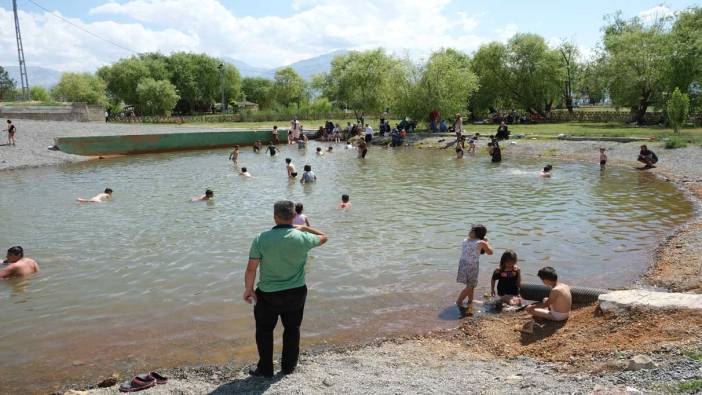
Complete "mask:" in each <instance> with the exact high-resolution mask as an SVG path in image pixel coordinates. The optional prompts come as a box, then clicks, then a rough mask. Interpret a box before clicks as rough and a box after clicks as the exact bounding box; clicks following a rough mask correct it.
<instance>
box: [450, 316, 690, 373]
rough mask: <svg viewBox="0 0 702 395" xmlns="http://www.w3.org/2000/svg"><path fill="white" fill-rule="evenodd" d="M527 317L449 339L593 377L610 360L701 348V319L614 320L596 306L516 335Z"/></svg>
mask: <svg viewBox="0 0 702 395" xmlns="http://www.w3.org/2000/svg"><path fill="white" fill-rule="evenodd" d="M530 320H531V318H530V317H529V316H528V315H527V314H526V313H514V314H511V313H503V314H500V315H486V316H482V317H480V318H476V319H474V320H466V321H464V322H463V323H462V324H461V326H460V328H459V330H458V331H456V332H455V333H454V334H453V335H452V336H454V337H458V338H464V339H465V340H466V342H467V345H469V346H472V347H475V348H476V349H478V350H480V351H481V352H484V353H487V354H489V355H494V356H497V357H502V358H510V357H517V356H520V355H526V356H529V357H533V358H536V359H538V360H542V361H546V362H564V363H566V364H567V365H565V366H567V368H566V370H572V371H580V372H582V371H589V372H598V371H602V370H607V369H612V368H617V367H616V366H611V364H609V365H608V364H607V362H608V361H611V360H612V359H613V358H617V357H625V356H631V355H634V354H639V353H649V352H654V351H662V350H663V351H664V350H666V349H670V348H672V347H676V348H677V347H686V346H692V347H698V346H699V345H700V344H702V331H701V330H702V314H699V313H693V312H685V311H677V312H669V313H665V312H650V311H632V312H630V313H628V314H623V315H618V316H614V315H611V314H604V315H603V314H602V313H601V312H600V311H599V309H598V308H597V307H596V306H585V307H580V308H578V309H575V310H573V312H572V313H571V316H570V318H569V319H568V320H567V321H566V322H560V323H557V322H547V321H537V322H536V324H535V325H534V332H533V333H532V334H526V333H522V332H520V331H519V330H518V329H519V328H521V327H522V325H523V324H524V323H526V322H528V321H530Z"/></svg>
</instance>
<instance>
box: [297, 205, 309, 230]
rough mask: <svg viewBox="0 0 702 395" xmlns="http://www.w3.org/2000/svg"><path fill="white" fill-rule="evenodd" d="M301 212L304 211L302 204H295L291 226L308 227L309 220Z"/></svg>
mask: <svg viewBox="0 0 702 395" xmlns="http://www.w3.org/2000/svg"><path fill="white" fill-rule="evenodd" d="M302 210H304V206H303V205H302V203H295V217H294V218H293V225H305V226H310V220H309V218H307V216H306V215H305V214H302Z"/></svg>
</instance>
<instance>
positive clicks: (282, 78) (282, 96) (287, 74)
mask: <svg viewBox="0 0 702 395" xmlns="http://www.w3.org/2000/svg"><path fill="white" fill-rule="evenodd" d="M274 80H275V82H274V83H273V89H274V91H275V97H276V101H277V102H278V103H280V104H281V105H283V106H286V107H287V106H289V105H290V104H291V103H295V104H297V107H298V108H299V107H300V103H301V102H302V101H303V99H304V98H305V80H304V79H302V77H300V75H299V74H298V73H297V72H296V71H295V70H294V69H293V68H292V67H284V68H282V69H278V70H276V72H275V78H274Z"/></svg>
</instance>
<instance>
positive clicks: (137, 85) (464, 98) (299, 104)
mask: <svg viewBox="0 0 702 395" xmlns="http://www.w3.org/2000/svg"><path fill="white" fill-rule="evenodd" d="M605 21H606V22H605V26H604V27H603V28H602V32H603V34H602V39H601V41H600V43H599V44H598V46H597V48H596V49H595V51H594V55H593V56H591V57H590V58H589V59H583V56H582V54H580V53H579V50H578V47H577V46H576V45H574V44H573V43H572V42H569V41H563V42H561V43H560V44H558V45H555V46H551V45H549V44H548V43H547V42H546V40H545V39H544V38H543V37H541V36H539V35H536V34H516V35H514V36H513V37H512V38H511V39H509V40H508V41H507V42H506V43H501V42H492V43H488V44H485V45H482V46H481V47H480V48H479V49H478V50H477V51H476V52H475V53H473V54H472V55H469V54H466V53H463V52H461V51H458V50H455V49H450V48H446V49H441V50H438V51H435V52H433V53H431V54H430V55H429V57H428V58H427V59H426V60H423V61H421V62H418V61H415V60H414V59H412V58H410V57H409V56H405V57H398V56H392V55H390V54H388V53H387V52H385V51H384V50H383V49H375V50H368V51H353V52H349V53H347V54H344V55H340V56H337V57H336V58H335V59H333V61H332V63H331V69H330V71H329V72H328V73H325V74H321V75H316V76H314V77H312V79H311V80H310V81H305V80H304V79H303V78H302V77H301V76H300V75H299V74H298V73H296V72H295V70H293V69H292V68H290V67H286V68H281V69H279V70H277V71H276V73H275V76H274V78H273V79H267V78H259V77H246V78H241V76H240V75H239V72H238V71H237V69H236V68H235V67H234V66H233V65H230V64H226V63H223V62H221V61H220V60H218V59H216V58H213V57H210V56H208V55H204V54H191V53H182V52H181V53H174V54H171V55H168V56H166V55H162V54H158V53H147V54H140V55H137V56H133V57H130V58H126V59H121V60H120V61H118V62H116V63H114V64H112V65H109V66H104V67H102V68H100V69H99V70H98V71H97V72H96V73H95V74H87V73H64V74H63V76H62V78H61V81H60V82H59V83H58V84H57V85H56V86H55V87H54V88H53V89H52V90H51V92H41V89H38V88H37V87H34V88H33V92H32V93H33V94H32V97H33V98H37V97H38V96H39V97H42V98H47V99H48V98H49V97H51V98H54V99H56V100H62V101H85V102H89V103H94V104H102V105H106V106H111V107H113V108H115V109H118V108H120V107H121V106H123V105H133V106H134V109H135V111H136V112H137V113H138V114H144V115H167V114H170V113H171V112H172V111H173V112H176V113H180V114H190V113H197V112H206V111H209V110H211V109H212V107H213V105H214V104H215V103H219V102H221V94H222V92H221V90H222V89H223V90H224V97H225V105H227V106H229V105H236V103H238V102H240V101H244V100H246V101H251V102H255V103H257V104H258V105H259V107H260V109H261V110H267V111H272V112H279V113H281V114H294V113H306V112H314V111H317V112H325V113H328V112H331V111H332V110H334V109H337V110H351V111H354V112H356V113H362V112H363V113H372V114H378V113H381V112H383V111H386V110H388V109H389V110H390V111H391V112H392V113H393V114H395V115H398V116H409V117H411V118H414V119H418V120H424V119H425V118H426V117H427V116H428V114H429V113H430V112H431V111H434V110H436V111H439V112H440V113H441V114H443V116H444V117H449V116H450V115H451V114H455V113H463V114H468V115H469V116H471V117H473V118H481V117H485V116H486V115H487V114H488V113H491V112H495V111H509V110H513V109H514V110H517V111H520V112H527V113H536V114H541V115H546V114H547V113H548V112H550V111H551V110H553V109H555V108H562V109H567V110H568V111H571V112H572V111H573V109H574V107H575V106H576V105H577V103H582V102H584V101H585V102H588V103H590V104H595V103H600V102H602V101H603V100H605V99H607V100H608V101H611V103H612V105H613V106H615V107H618V108H626V109H630V110H631V112H632V116H633V119H634V120H635V121H637V122H642V121H643V119H644V114H645V113H646V111H647V110H649V109H650V108H656V109H660V110H664V111H666V112H667V113H668V112H671V111H673V112H676V114H677V113H680V109H679V107H680V106H681V105H683V103H684V104H685V105H686V107H685V110H686V111H700V107H701V106H702V8H700V7H695V8H689V9H686V10H683V11H681V12H678V13H677V15H676V16H675V17H668V18H661V19H658V20H655V21H652V22H650V21H644V20H641V19H640V18H631V19H624V18H623V17H622V15H621V13H617V14H614V15H610V16H608V17H606V19H605ZM14 91H15V87H14V85H13V81H12V80H10V79H9V77H7V75H6V73H4V74H3V70H0V100H7V97H8V96H10V95H12V93H13V92H14ZM35 94H36V95H35ZM672 98H674V99H675V100H674V101H672V102H671V99H672ZM669 102H671V103H672V104H676V103H677V104H678V106H677V107H676V109H672V107H670V106H671V105H672V104H671V105H669ZM678 115H679V114H678Z"/></svg>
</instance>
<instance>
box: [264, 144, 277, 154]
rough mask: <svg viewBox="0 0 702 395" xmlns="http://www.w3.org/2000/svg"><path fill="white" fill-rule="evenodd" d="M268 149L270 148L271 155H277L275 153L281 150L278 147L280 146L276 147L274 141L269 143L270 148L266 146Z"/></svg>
mask: <svg viewBox="0 0 702 395" xmlns="http://www.w3.org/2000/svg"><path fill="white" fill-rule="evenodd" d="M266 150H268V153H269V154H271V156H275V154H276V153H277V152H279V151H280V150H279V149H278V147H276V146H275V145H274V144H273V142H271V143H270V144H268V148H266Z"/></svg>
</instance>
